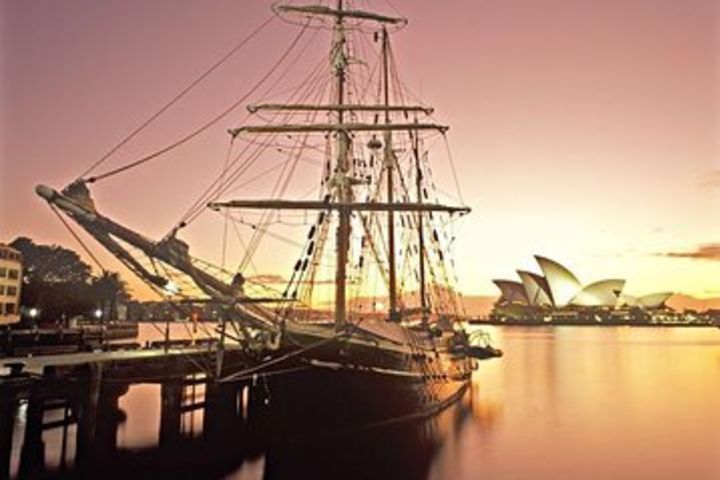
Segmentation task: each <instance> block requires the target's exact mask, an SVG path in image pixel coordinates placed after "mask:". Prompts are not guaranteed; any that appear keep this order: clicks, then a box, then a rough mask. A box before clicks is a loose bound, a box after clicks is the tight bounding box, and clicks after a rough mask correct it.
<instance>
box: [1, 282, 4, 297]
mask: <svg viewBox="0 0 720 480" xmlns="http://www.w3.org/2000/svg"><path fill="white" fill-rule="evenodd" d="M3 295H5V285H0V297H1V296H3Z"/></svg>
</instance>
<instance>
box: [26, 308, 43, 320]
mask: <svg viewBox="0 0 720 480" xmlns="http://www.w3.org/2000/svg"><path fill="white" fill-rule="evenodd" d="M39 313H40V311H39V310H38V309H37V308H35V307H32V308H31V309H30V310H29V311H28V315H30V318H32V319H33V320H35V319H36V318H37V316H38V314H39Z"/></svg>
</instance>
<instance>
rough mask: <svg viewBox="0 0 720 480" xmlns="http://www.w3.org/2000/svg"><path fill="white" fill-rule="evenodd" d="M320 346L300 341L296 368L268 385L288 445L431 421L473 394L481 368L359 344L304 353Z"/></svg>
mask: <svg viewBox="0 0 720 480" xmlns="http://www.w3.org/2000/svg"><path fill="white" fill-rule="evenodd" d="M313 342H314V343H313ZM317 343H318V337H315V336H312V337H306V338H302V339H301V340H300V341H299V342H297V337H296V343H295V344H294V346H293V347H286V348H285V349H284V350H285V354H290V355H293V357H292V362H290V363H286V364H284V365H283V367H281V368H277V369H276V371H275V374H273V375H268V376H266V377H265V380H264V381H265V382H266V385H267V395H268V399H267V400H268V403H267V404H268V407H269V409H270V410H271V416H272V419H273V420H272V423H273V425H271V428H272V429H273V430H274V431H275V432H276V433H277V434H279V435H280V436H282V437H284V438H300V437H305V436H311V435H318V434H324V433H335V432H344V431H350V430H359V429H366V428H371V427H374V426H379V425H386V424H390V423H398V422H403V421H408V420H412V419H418V418H424V417H427V416H430V415H433V414H435V413H437V412H439V411H441V410H442V409H444V408H446V407H447V406H449V405H450V404H452V403H453V402H454V401H455V400H457V399H459V398H460V397H461V396H462V394H463V393H464V392H465V391H466V389H467V388H468V386H469V382H470V375H471V372H472V367H473V360H471V359H469V358H468V357H467V356H465V355H458V354H452V353H450V352H443V351H433V350H423V349H409V348H383V347H382V346H379V345H368V344H365V343H362V342H355V341H352V340H330V341H328V342H327V343H325V344H323V345H322V346H321V347H318V348H313V349H311V350H309V351H306V352H303V350H302V348H303V347H302V346H303V345H304V346H307V345H313V344H315V345H316V344H317Z"/></svg>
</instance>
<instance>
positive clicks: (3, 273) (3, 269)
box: [0, 267, 7, 278]
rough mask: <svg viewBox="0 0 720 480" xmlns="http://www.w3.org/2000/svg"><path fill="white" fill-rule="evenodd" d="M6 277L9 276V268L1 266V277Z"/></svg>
mask: <svg viewBox="0 0 720 480" xmlns="http://www.w3.org/2000/svg"><path fill="white" fill-rule="evenodd" d="M5 277H7V268H5V267H0V278H5Z"/></svg>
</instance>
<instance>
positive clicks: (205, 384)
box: [0, 343, 264, 480]
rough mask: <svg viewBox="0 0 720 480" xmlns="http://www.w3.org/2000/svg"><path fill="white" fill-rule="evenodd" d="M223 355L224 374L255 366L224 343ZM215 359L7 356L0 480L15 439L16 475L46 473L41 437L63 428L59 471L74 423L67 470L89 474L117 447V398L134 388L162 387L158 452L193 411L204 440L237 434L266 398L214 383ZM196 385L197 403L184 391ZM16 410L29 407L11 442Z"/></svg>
mask: <svg viewBox="0 0 720 480" xmlns="http://www.w3.org/2000/svg"><path fill="white" fill-rule="evenodd" d="M222 355H223V358H222V371H221V372H220V374H221V375H223V374H224V373H225V372H226V371H238V370H240V369H242V368H243V367H244V366H250V365H251V364H252V358H251V356H250V355H249V354H248V353H247V352H246V351H245V350H243V349H241V348H239V347H233V346H226V347H225V348H224V349H223V353H222ZM217 361H218V360H217V351H216V350H214V346H213V345H212V344H211V343H206V344H203V345H184V346H183V345H176V346H174V347H169V346H167V345H166V346H163V347H155V348H146V349H138V350H130V351H103V352H93V353H74V354H64V355H47V356H42V357H31V358H8V359H4V362H3V363H4V365H5V368H6V370H7V371H8V372H7V373H6V374H5V375H2V376H0V480H5V479H9V478H10V477H11V475H13V472H11V468H12V465H11V463H12V451H13V441H20V440H21V441H22V447H21V453H20V460H19V468H18V470H17V472H16V473H17V476H18V478H39V477H41V476H43V475H44V471H43V469H44V468H45V467H44V466H45V448H44V443H43V432H44V431H46V430H50V429H55V428H62V429H63V434H64V436H63V450H62V452H61V468H62V469H64V468H66V461H67V460H66V456H67V455H66V443H67V438H66V437H67V433H68V426H70V425H73V424H74V425H76V427H77V428H76V429H75V435H76V437H75V456H74V462H73V464H72V468H74V470H75V472H76V473H77V474H78V475H79V476H80V477H90V476H93V474H94V473H97V468H98V466H99V463H100V462H101V461H102V460H103V458H106V457H107V456H108V455H113V452H114V451H115V449H116V440H117V431H118V424H119V422H120V420H121V417H122V415H121V412H120V410H119V407H118V405H119V398H120V397H121V396H122V395H124V394H125V393H126V392H127V391H128V389H129V387H130V386H132V385H134V384H140V383H152V384H159V385H160V395H161V402H160V404H161V413H160V428H159V442H160V445H159V448H163V447H172V446H175V445H178V444H179V443H180V442H182V441H183V432H182V430H181V426H182V422H181V419H182V415H183V414H184V413H187V412H189V411H192V410H195V409H202V410H203V426H202V435H203V437H205V438H210V437H213V436H218V437H219V436H221V435H224V434H227V433H231V432H234V431H239V430H240V429H241V428H244V427H245V426H246V425H245V424H246V423H248V422H247V419H248V416H249V410H250V409H252V408H253V405H255V406H261V405H262V403H263V402H262V396H263V395H264V393H263V391H262V389H259V388H257V386H256V385H254V383H253V382H252V381H250V380H248V379H247V378H246V379H238V380H236V381H234V382H228V383H219V382H217V381H215V378H217V377H216V375H217V373H218V368H217ZM198 385H201V386H202V390H203V392H204V395H203V398H202V400H201V401H196V400H194V399H193V398H192V396H190V397H189V396H188V395H187V394H186V389H189V388H192V390H193V391H194V390H195V386H198ZM188 398H190V401H189V402H188V400H187V399H188ZM20 405H27V407H26V414H25V417H26V421H25V428H24V433H23V434H22V436H21V438H19V436H18V435H17V434H16V435H15V438H14V437H13V432H14V431H15V430H16V429H15V419H16V416H17V409H18V407H19V406H20ZM50 410H56V411H57V410H60V411H61V412H62V419H61V420H54V421H46V420H45V418H46V416H47V415H46V412H48V411H50Z"/></svg>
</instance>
